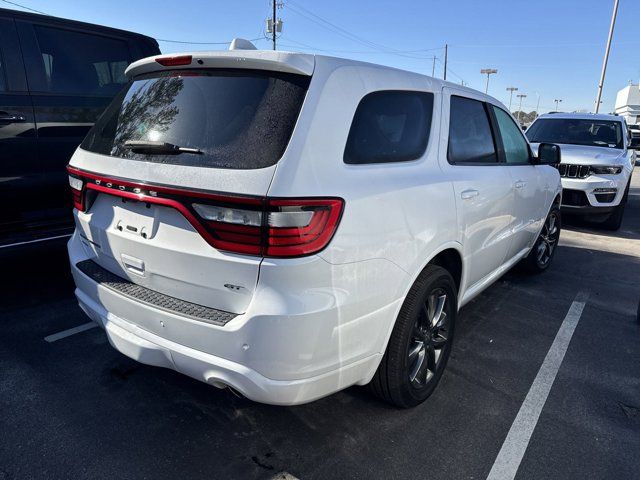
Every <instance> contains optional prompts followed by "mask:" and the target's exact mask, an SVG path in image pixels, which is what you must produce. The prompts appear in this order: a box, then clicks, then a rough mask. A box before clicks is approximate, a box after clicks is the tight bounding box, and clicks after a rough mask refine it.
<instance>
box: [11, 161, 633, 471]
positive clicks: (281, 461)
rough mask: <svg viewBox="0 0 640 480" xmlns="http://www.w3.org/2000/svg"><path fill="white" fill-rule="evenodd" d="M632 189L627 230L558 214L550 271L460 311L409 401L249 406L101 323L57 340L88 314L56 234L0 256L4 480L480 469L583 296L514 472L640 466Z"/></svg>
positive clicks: (339, 398)
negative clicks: (123, 344)
mask: <svg viewBox="0 0 640 480" xmlns="http://www.w3.org/2000/svg"><path fill="white" fill-rule="evenodd" d="M629 200H630V201H629V205H628V209H627V212H626V216H625V220H624V223H623V226H622V229H621V230H620V231H619V232H613V233H612V232H606V231H603V230H599V229H597V228H594V227H593V226H591V225H587V224H583V223H581V222H577V221H573V222H572V223H571V224H569V225H566V224H565V230H564V231H563V233H562V237H561V246H560V248H559V250H558V252H557V256H556V258H555V260H554V262H555V263H554V265H553V266H552V267H551V269H550V271H548V272H547V273H545V274H544V275H541V276H538V277H530V276H527V275H525V274H522V273H518V272H512V273H509V274H507V275H506V276H505V277H503V278H502V279H501V280H500V281H498V282H497V283H496V284H495V285H493V286H492V287H491V288H489V289H488V290H487V291H486V292H485V293H484V294H482V295H481V296H480V297H478V298H477V299H476V300H474V301H473V302H472V303H471V304H470V305H468V306H467V307H465V308H464V309H463V310H462V312H461V317H460V321H459V324H458V330H457V334H456V335H457V338H456V343H455V345H454V350H453V353H452V357H451V360H450V362H449V366H448V369H447V371H446V372H445V375H444V377H443V380H442V382H441V384H440V386H439V387H438V389H437V390H436V392H435V393H434V395H433V396H432V397H431V398H430V399H429V400H428V401H427V402H426V403H425V404H423V405H421V406H419V407H418V408H415V409H413V410H405V411H400V410H396V409H393V408H391V407H388V406H386V405H385V404H382V403H380V402H379V401H377V400H376V399H374V398H372V397H370V396H369V395H368V393H367V392H366V391H365V390H364V389H362V388H351V389H348V390H346V391H344V392H340V393H338V394H335V395H332V396H330V397H328V398H325V399H322V400H319V401H317V402H314V403H312V404H308V405H303V406H298V407H289V408H285V407H272V406H266V405H259V404H255V403H252V402H250V401H248V400H245V399H241V398H238V397H236V396H234V395H233V394H232V393H230V392H229V391H221V390H217V389H215V388H213V387H211V386H208V385H206V384H203V383H199V382H197V381H195V380H191V379H189V378H187V377H185V376H182V375H180V374H177V373H174V372H172V371H169V370H163V369H159V368H153V367H148V366H145V365H141V364H138V363H136V362H135V361H133V360H130V359H128V358H127V357H125V356H123V355H121V354H120V353H118V352H117V351H115V350H114V349H113V348H111V346H110V345H109V344H108V342H107V340H106V337H105V335H104V333H103V332H102V331H101V330H100V329H98V328H93V329H90V330H86V331H83V332H80V333H77V334H75V335H71V336H68V337H65V338H61V339H59V340H57V341H53V342H47V341H45V337H47V336H50V335H52V334H56V333H57V332H61V331H64V330H66V329H69V328H72V327H76V326H79V325H83V324H85V323H87V318H86V317H85V316H84V314H83V313H82V312H81V310H80V309H79V308H78V306H77V304H76V301H75V299H74V296H73V285H72V281H71V277H70V274H69V272H68V266H67V259H66V251H65V245H64V242H62V241H56V242H48V243H42V244H36V245H32V246H29V247H21V248H19V249H17V250H16V249H13V250H11V251H8V250H5V251H0V264H1V265H2V267H3V268H2V276H1V280H0V282H2V288H1V289H0V292H1V293H0V295H1V298H2V301H1V303H0V326H1V328H2V333H1V334H0V372H1V374H0V479H2V480H5V479H23V478H43V479H44V478H46V479H52V478H72V479H83V478H90V479H99V478H135V479H137V478H153V479H161V478H194V479H200V478H202V479H205V478H206V479H230V478H234V479H236V478H239V479H245V478H247V479H254V478H255V479H269V478H273V477H274V476H275V477H277V476H278V474H279V473H281V472H289V474H290V475H292V476H295V477H298V478H300V479H325V478H366V479H371V478H421V477H422V478H426V477H428V478H474V479H478V478H486V477H487V476H488V475H489V473H490V471H491V470H492V467H493V466H494V463H495V462H496V458H497V457H498V455H499V452H501V447H502V446H503V443H504V442H505V438H507V435H508V434H509V432H510V431H511V429H512V424H513V423H514V419H515V418H516V417H517V416H518V412H519V411H520V410H521V406H522V405H523V401H524V400H525V398H528V397H529V395H528V392H529V391H530V389H532V383H534V379H536V378H537V377H536V376H537V375H538V372H539V370H540V368H541V365H542V364H543V362H546V361H545V357H546V356H547V352H549V350H550V347H551V346H552V344H553V342H554V338H555V337H556V334H557V332H558V330H559V329H560V327H561V326H562V325H563V320H564V319H565V317H566V316H567V313H568V311H569V309H570V307H571V305H572V303H573V302H574V300H576V299H578V301H582V302H583V303H584V309H583V310H582V313H581V315H579V320H578V322H577V325H576V327H575V331H574V333H573V336H572V337H570V343H569V345H568V349H567V351H566V354H565V355H564V358H561V359H560V360H561V364H560V368H559V370H558V373H557V376H556V377H555V381H554V382H553V385H552V387H551V390H550V392H549V395H548V397H547V398H546V402H543V404H544V406H543V408H542V411H541V413H540V416H539V418H537V421H536V422H535V423H534V426H535V428H534V429H533V433H532V435H531V438H530V441H529V443H528V446H527V447H526V451H525V453H524V457H523V458H522V462H521V463H520V465H519V469H518V471H517V476H516V478H521V479H522V478H564V479H568V478H576V479H578V478H579V479H583V478H617V479H623V478H624V479H630V478H640V457H639V456H638V452H640V325H639V324H638V323H637V322H636V310H637V307H638V302H639V301H640V168H636V172H635V176H634V180H633V185H632V189H631V192H630V198H629ZM565 223H566V222H565ZM282 476H283V475H280V477H282ZM285 477H286V475H285Z"/></svg>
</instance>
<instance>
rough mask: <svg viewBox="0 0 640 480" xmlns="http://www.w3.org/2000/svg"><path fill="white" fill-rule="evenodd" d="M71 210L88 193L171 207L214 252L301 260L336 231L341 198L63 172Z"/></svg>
mask: <svg viewBox="0 0 640 480" xmlns="http://www.w3.org/2000/svg"><path fill="white" fill-rule="evenodd" d="M67 169H68V171H69V173H70V175H69V184H70V186H71V190H72V192H73V195H74V206H75V207H76V208H77V209H78V210H79V211H84V210H85V194H86V192H87V191H88V190H92V191H96V192H100V193H105V194H108V195H114V196H118V197H122V198H126V199H130V200H134V201H140V202H146V203H152V204H157V205H163V206H167V207H171V208H175V209H176V210H178V211H179V212H180V213H182V215H183V216H184V217H185V218H186V219H187V220H188V221H189V223H191V225H193V227H194V228H195V229H196V230H197V231H198V232H199V233H200V234H201V235H202V237H203V238H204V239H205V240H206V241H207V242H208V243H209V244H210V245H211V246H213V247H214V248H216V249H218V250H224V251H228V252H235V253H242V254H247V255H258V256H265V257H284V258H286V257H301V256H305V255H311V254H313V253H317V252H319V251H320V250H322V249H324V248H325V247H326V246H327V245H328V244H329V242H330V241H331V238H332V237H333V235H334V234H335V232H336V229H337V228H338V224H339V222H340V217H341V216H342V210H343V207H344V201H343V200H342V199H340V198H300V199H294V198H271V197H248V196H230V195H224V194H217V193H210V192H201V191H190V190H184V189H177V188H170V187H163V186H152V185H146V184H141V183H134V182H130V181H125V180H118V179H112V178H106V177H103V176H101V175H96V174H93V173H89V172H84V171H80V170H78V169H75V168H73V167H68V168H67Z"/></svg>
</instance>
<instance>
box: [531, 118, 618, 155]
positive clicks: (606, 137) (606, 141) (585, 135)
mask: <svg viewBox="0 0 640 480" xmlns="http://www.w3.org/2000/svg"><path fill="white" fill-rule="evenodd" d="M526 135H527V137H528V138H529V141H531V142H536V143H540V142H548V143H566V144H571V145H589V146H596V147H610V148H623V140H622V138H623V137H622V127H621V122H615V121H608V120H595V119H594V120H587V119H585V120H582V119H574V118H544V119H541V120H537V121H535V122H534V123H533V125H531V127H530V128H529V130H527V132H526Z"/></svg>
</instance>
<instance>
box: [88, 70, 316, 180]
mask: <svg viewBox="0 0 640 480" xmlns="http://www.w3.org/2000/svg"><path fill="white" fill-rule="evenodd" d="M309 78H310V77H306V76H302V75H293V74H284V73H277V72H265V71H253V70H225V71H223V70H190V71H175V70H174V71H164V72H159V73H154V74H149V75H144V76H140V77H136V78H135V79H134V80H133V81H132V82H131V83H130V85H129V87H128V88H126V89H124V90H123V91H122V92H120V93H119V94H118V95H117V96H116V97H115V98H114V100H113V102H112V103H111V104H110V105H109V107H108V108H107V110H106V111H105V112H104V114H103V115H102V116H101V117H100V119H99V120H98V121H97V122H96V124H95V126H94V127H93V129H92V130H91V131H90V132H89V134H88V135H87V137H86V138H85V140H84V141H83V142H82V145H81V148H83V149H85V150H88V151H91V152H95V153H101V154H104V155H111V156H116V157H122V158H128V159H131V160H141V161H146V162H158V163H169V164H175V165H186V166H197V167H216V168H238V169H252V168H264V167H268V166H271V165H274V164H275V163H276V162H277V161H278V160H279V159H280V157H282V155H283V153H284V150H285V148H286V146H287V144H288V143H289V139H290V137H291V134H292V132H293V129H294V126H295V123H296V121H297V119H298V115H299V113H300V109H301V107H302V102H303V100H304V97H305V94H306V91H307V88H308V86H309ZM127 142H129V144H128V145H129V146H128V145H127ZM132 142H153V143H156V144H170V145H172V146H176V147H183V148H189V149H195V150H198V151H199V153H188V152H183V153H174V154H170V153H169V154H168V153H167V152H166V151H165V152H162V151H158V152H155V153H153V152H143V153H141V152H139V151H134V150H135V149H132V148H131V147H130V145H131V144H132Z"/></svg>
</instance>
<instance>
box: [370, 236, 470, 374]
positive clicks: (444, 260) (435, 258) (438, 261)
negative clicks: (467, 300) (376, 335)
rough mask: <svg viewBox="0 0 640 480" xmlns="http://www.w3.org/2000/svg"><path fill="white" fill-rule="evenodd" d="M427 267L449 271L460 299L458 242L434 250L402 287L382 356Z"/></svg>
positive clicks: (461, 280) (461, 262) (461, 273)
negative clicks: (402, 310) (410, 296)
mask: <svg viewBox="0 0 640 480" xmlns="http://www.w3.org/2000/svg"><path fill="white" fill-rule="evenodd" d="M429 265H438V266H440V267H442V268H444V269H446V270H447V271H449V273H451V276H452V277H453V279H454V282H455V284H456V287H457V290H458V291H457V296H458V299H459V298H461V288H462V287H463V286H464V278H465V274H466V271H465V267H464V255H463V254H462V245H461V244H460V243H458V242H447V243H445V244H443V245H441V246H440V247H438V248H437V249H435V250H434V251H433V252H432V254H431V255H430V256H429V257H428V258H427V260H426V261H425V262H423V263H422V264H421V265H420V266H419V267H418V268H416V269H415V271H414V272H413V274H412V276H411V279H410V281H409V282H407V284H406V285H405V286H404V290H403V291H402V292H401V295H400V299H401V301H400V302H398V306H397V308H396V310H395V312H394V314H393V319H392V321H391V322H389V328H388V329H387V332H386V334H385V337H384V342H383V344H382V345H381V346H380V350H379V353H381V354H382V355H384V352H386V350H387V346H388V344H389V339H390V338H391V334H392V332H393V328H394V327H395V325H396V321H397V320H398V315H399V314H400V309H401V308H402V305H403V304H404V300H405V299H406V298H407V294H408V293H409V290H411V288H412V287H413V285H414V284H415V283H416V280H417V279H418V277H419V276H420V275H421V274H422V272H424V270H425V269H426V268H427V267H428V266H429ZM449 268H452V269H454V270H455V274H454V273H453V272H451V270H449ZM382 355H380V360H382ZM378 365H379V362H378V363H377V364H376V366H375V368H374V369H373V370H372V371H371V372H370V375H368V378H365V379H363V380H362V381H360V382H358V385H364V384H366V383H368V382H369V381H370V380H371V379H372V378H373V376H374V374H375V372H376V370H377V368H378Z"/></svg>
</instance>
